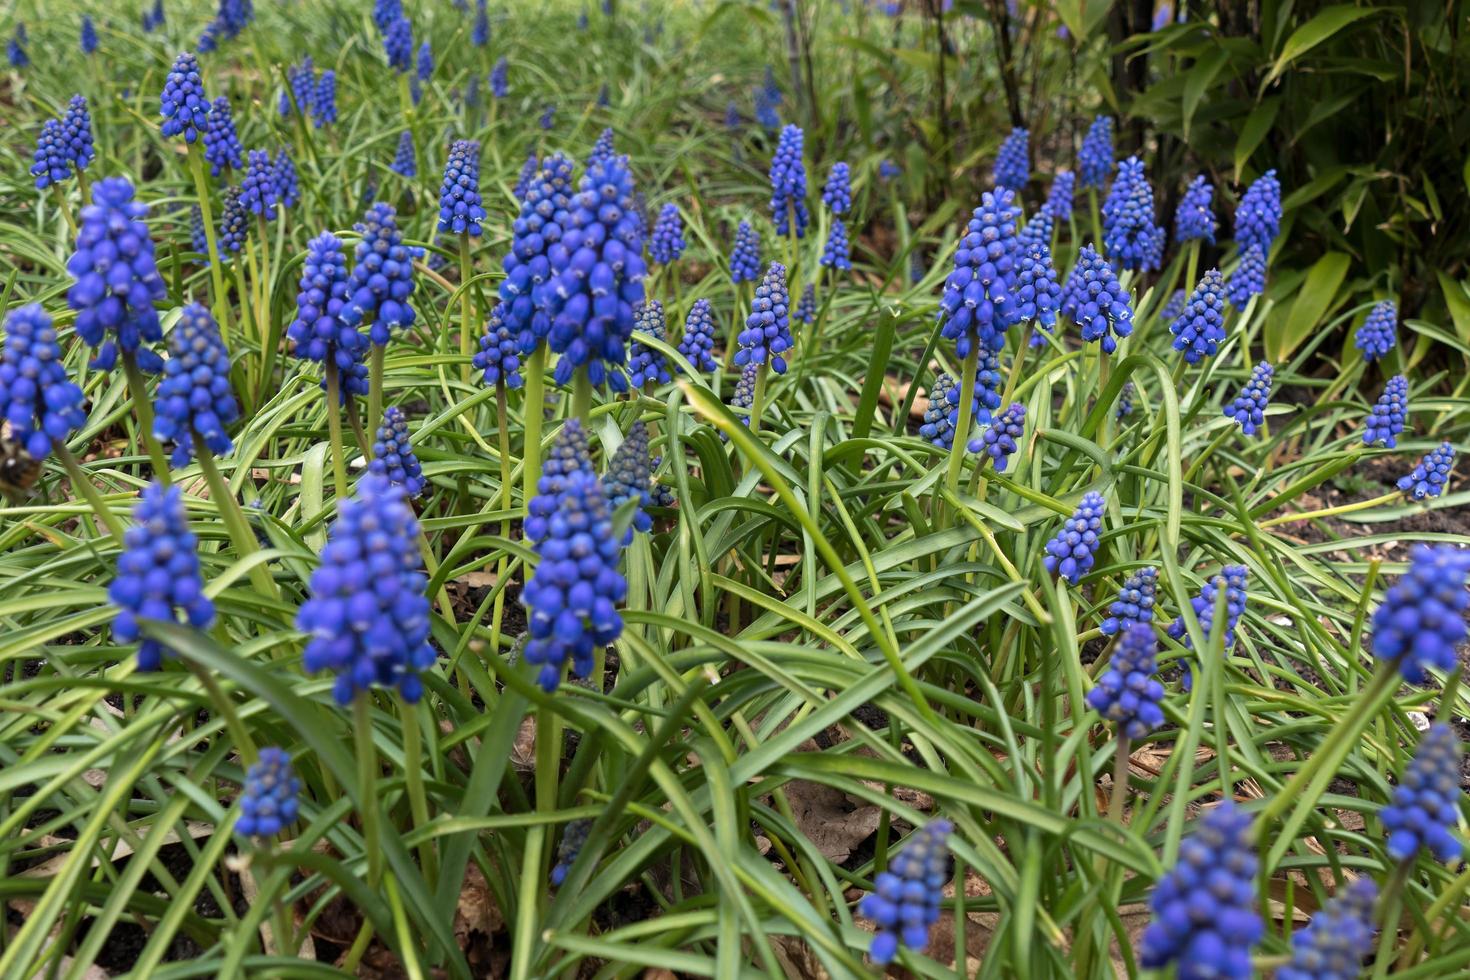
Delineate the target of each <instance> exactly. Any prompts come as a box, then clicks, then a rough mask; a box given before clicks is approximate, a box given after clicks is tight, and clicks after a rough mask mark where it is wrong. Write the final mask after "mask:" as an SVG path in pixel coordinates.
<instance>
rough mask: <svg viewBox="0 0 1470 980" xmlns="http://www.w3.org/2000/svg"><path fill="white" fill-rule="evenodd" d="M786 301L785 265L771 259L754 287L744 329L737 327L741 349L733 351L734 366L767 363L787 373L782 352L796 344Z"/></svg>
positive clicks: (780, 371)
mask: <svg viewBox="0 0 1470 980" xmlns="http://www.w3.org/2000/svg"><path fill="white" fill-rule="evenodd" d="M789 303H790V296H789V295H788V293H787V292H786V267H785V266H784V265H782V264H781V263H779V262H772V263H771V267H770V268H769V269H767V270H766V277H765V278H764V279H762V280H761V284H760V285H759V286H757V287H756V288H755V299H754V300H753V301H752V302H751V304H750V316H748V317H747V318H746V320H745V329H744V330H742V331H740V337H739V338H738V339H739V343H740V350H738V351H736V352H735V366H736V367H744V366H745V365H747V364H755V365H760V364H766V363H769V364H770V365H771V370H772V371H775V372H776V373H777V374H785V373H786V358H785V357H783V356H782V355H783V354H785V353H786V352H787V351H788V350H790V349H791V348H792V346H793V345H794V344H795V341H794V340H793V339H792V337H791V316H790V314H789V312H788V306H789Z"/></svg>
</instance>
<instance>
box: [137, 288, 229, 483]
mask: <svg viewBox="0 0 1470 980" xmlns="http://www.w3.org/2000/svg"><path fill="white" fill-rule="evenodd" d="M168 351H169V359H168V361H167V362H165V363H164V365H163V380H162V381H160V382H159V383H158V395H157V397H156V398H155V400H154V409H155V412H156V415H155V416H154V419H153V434H154V435H155V436H156V437H158V438H159V439H160V440H162V441H164V442H172V443H173V444H174V451H173V456H172V458H171V459H170V460H169V461H170V462H171V463H172V464H173V465H174V466H183V465H185V464H186V463H188V462H189V460H191V459H193V458H194V438H195V437H196V436H197V437H198V438H199V440H200V441H201V442H203V443H204V445H205V447H206V448H207V449H208V450H209V451H210V452H212V453H214V454H215V455H217V456H224V455H226V454H228V453H230V452H232V451H233V450H234V448H235V444H234V443H233V442H231V441H230V436H229V433H228V432H226V431H225V427H226V426H228V425H229V424H230V423H231V422H234V421H235V420H236V419H238V418H239V417H240V406H239V404H238V403H237V402H236V401H235V392H234V390H233V389H231V387H230V352H229V351H227V350H226V349H225V341H224V338H223V337H221V336H220V332H219V325H218V324H217V323H215V322H214V317H213V316H211V315H210V313H209V311H208V310H207V309H205V308H204V307H203V306H200V305H199V304H198V303H190V304H189V305H188V306H186V307H184V309H183V312H182V314H181V315H180V317H179V322H178V323H177V324H175V325H174V328H173V330H172V332H170V333H169V335H168Z"/></svg>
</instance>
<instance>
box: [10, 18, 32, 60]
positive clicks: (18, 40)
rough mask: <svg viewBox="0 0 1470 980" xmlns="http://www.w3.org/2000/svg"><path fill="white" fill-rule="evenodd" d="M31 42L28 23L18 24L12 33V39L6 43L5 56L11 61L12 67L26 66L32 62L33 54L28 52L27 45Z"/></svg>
mask: <svg viewBox="0 0 1470 980" xmlns="http://www.w3.org/2000/svg"><path fill="white" fill-rule="evenodd" d="M29 43H30V37H29V36H28V35H27V34H26V25H24V24H16V25H15V33H14V34H12V35H10V40H9V41H7V42H6V44H5V58H6V60H7V61H9V62H10V67H12V68H24V67H26V66H27V65H29V64H30V63H31V56H30V54H29V53H27V52H26V45H27V44H29Z"/></svg>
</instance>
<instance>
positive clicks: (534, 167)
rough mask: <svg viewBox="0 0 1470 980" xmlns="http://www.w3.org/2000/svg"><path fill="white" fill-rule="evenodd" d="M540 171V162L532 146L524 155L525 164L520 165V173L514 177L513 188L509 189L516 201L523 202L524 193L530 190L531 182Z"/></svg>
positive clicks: (524, 198)
mask: <svg viewBox="0 0 1470 980" xmlns="http://www.w3.org/2000/svg"><path fill="white" fill-rule="evenodd" d="M540 171H541V161H540V160H539V159H537V158H536V148H535V147H534V146H533V147H531V150H530V152H529V153H527V154H526V162H525V163H522V164H521V172H520V174H519V175H518V176H517V177H516V185H515V187H513V188H511V193H512V194H514V195H515V199H516V200H517V201H521V202H524V201H525V200H526V191H527V190H528V189H529V188H530V186H531V181H533V180H535V179H536V175H537V174H538V173H539V172H540Z"/></svg>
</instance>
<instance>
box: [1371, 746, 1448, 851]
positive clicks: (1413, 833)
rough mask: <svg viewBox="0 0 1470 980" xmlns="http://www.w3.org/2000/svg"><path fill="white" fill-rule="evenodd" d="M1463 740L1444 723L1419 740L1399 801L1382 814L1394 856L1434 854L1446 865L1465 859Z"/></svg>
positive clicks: (1397, 792) (1396, 793)
mask: <svg viewBox="0 0 1470 980" xmlns="http://www.w3.org/2000/svg"><path fill="white" fill-rule="evenodd" d="M1462 754H1463V753H1462V750H1461V747H1460V739H1459V737H1458V736H1457V735H1455V732H1454V729H1452V728H1450V726H1449V725H1446V724H1445V723H1444V722H1439V723H1438V724H1435V725H1431V726H1430V727H1429V730H1428V731H1427V732H1425V733H1424V736H1423V738H1421V739H1420V740H1419V748H1418V749H1417V750H1416V751H1415V752H1414V758H1413V759H1411V760H1410V761H1409V766H1408V768H1407V769H1406V770H1405V771H1404V777H1403V779H1402V780H1400V781H1399V784H1398V786H1396V787H1394V791H1393V802H1392V803H1390V804H1389V805H1388V806H1386V807H1384V808H1383V810H1382V811H1380V812H1379V814H1378V819H1379V820H1381V821H1382V822H1383V829H1384V830H1386V831H1387V832H1388V854H1389V856H1390V857H1392V858H1393V859H1394V860H1396V861H1412V860H1413V859H1414V858H1415V857H1416V856H1417V855H1418V854H1419V852H1420V851H1421V850H1428V851H1429V853H1430V854H1433V855H1434V857H1435V858H1436V859H1437V860H1440V861H1444V862H1446V863H1448V862H1451V861H1454V860H1456V859H1457V858H1459V856H1460V855H1461V853H1462V852H1463V851H1464V849H1465V845H1464V843H1463V842H1461V841H1460V840H1459V839H1458V838H1457V837H1455V830H1456V828H1458V827H1459V825H1460V756H1461V755H1462Z"/></svg>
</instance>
